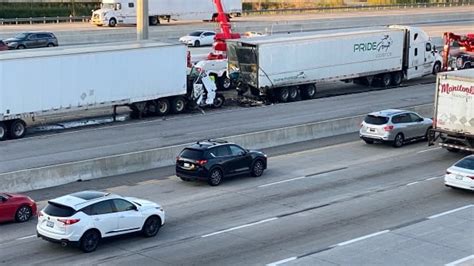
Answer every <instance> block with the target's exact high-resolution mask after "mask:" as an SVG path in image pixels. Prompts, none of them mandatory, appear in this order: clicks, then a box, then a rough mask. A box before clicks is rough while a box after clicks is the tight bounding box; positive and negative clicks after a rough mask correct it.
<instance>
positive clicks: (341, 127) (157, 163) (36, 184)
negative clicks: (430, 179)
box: [0, 104, 433, 192]
mask: <svg viewBox="0 0 474 266" xmlns="http://www.w3.org/2000/svg"><path fill="white" fill-rule="evenodd" d="M406 109H408V110H413V111H415V112H418V113H419V114H421V115H423V116H427V117H431V116H432V113H433V105H432V104H427V105H420V106H414V107H408V108H406ZM364 116H365V114H361V115H355V116H351V117H344V118H337V119H331V120H326V121H320V122H314V123H308V124H302V125H297V126H291V127H284V128H277V129H269V130H265V131H258V132H251V133H247V134H242V135H236V136H229V137H223V138H221V139H224V140H227V141H231V142H235V143H238V144H240V145H242V146H244V147H247V148H251V149H264V148H270V147H276V146H281V145H285V144H291V143H296V142H303V141H308V140H314V139H319V138H325V137H330V136H337V135H342V134H347V133H354V132H357V131H358V130H359V125H360V123H361V121H362V119H363V118H364ZM187 145H189V143H186V144H182V145H175V146H169V147H162V148H156V149H150V150H144V151H138V152H131V153H125V154H118V155H113V156H107V157H101V158H94V159H89V160H83V161H76V162H69V163H64V164H57V165H50V166H45V167H39V168H32V169H25V170H20V171H14V172H8V173H2V174H0V191H9V192H20V191H28V190H34V189H41V188H47V187H53V186H58V185H63V184H67V183H71V182H76V181H83V180H90V179H95V178H101V177H107V176H114V175H120V174H127V173H133V172H139V171H145V170H149V169H154V168H158V167H163V166H170V165H173V164H174V163H175V158H176V156H177V155H178V153H179V152H180V151H181V150H182V149H183V148H184V147H185V146H187Z"/></svg>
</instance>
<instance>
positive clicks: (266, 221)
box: [201, 217, 278, 237]
mask: <svg viewBox="0 0 474 266" xmlns="http://www.w3.org/2000/svg"><path fill="white" fill-rule="evenodd" d="M276 219H278V218H277V217H273V218H269V219H265V220H261V221H258V222H254V223H249V224H244V225H240V226H236V227H232V228H229V229H225V230H221V231H217V232H214V233H210V234H207V235H202V236H201V237H209V236H214V235H219V234H222V233H227V232H231V231H235V230H238V229H242V228H246V227H250V226H254V225H258V224H263V223H268V222H271V221H274V220H276Z"/></svg>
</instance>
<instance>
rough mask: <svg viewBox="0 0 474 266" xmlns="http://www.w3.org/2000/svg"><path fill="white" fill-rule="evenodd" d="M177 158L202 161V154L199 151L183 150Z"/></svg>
mask: <svg viewBox="0 0 474 266" xmlns="http://www.w3.org/2000/svg"><path fill="white" fill-rule="evenodd" d="M179 156H180V157H183V158H186V159H193V160H198V159H202V157H203V152H202V151H200V150H193V149H184V150H183V152H181V154H180V155H179Z"/></svg>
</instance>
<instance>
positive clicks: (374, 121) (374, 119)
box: [364, 115, 388, 125]
mask: <svg viewBox="0 0 474 266" xmlns="http://www.w3.org/2000/svg"><path fill="white" fill-rule="evenodd" d="M364 122H365V123H367V124H371V125H383V124H386V123H387V122H388V117H385V116H375V115H368V116H366V117H365V119H364Z"/></svg>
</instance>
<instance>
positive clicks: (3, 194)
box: [0, 193, 10, 199]
mask: <svg viewBox="0 0 474 266" xmlns="http://www.w3.org/2000/svg"><path fill="white" fill-rule="evenodd" d="M0 197H3V198H6V199H8V198H9V197H10V196H9V195H7V194H5V193H0Z"/></svg>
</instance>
